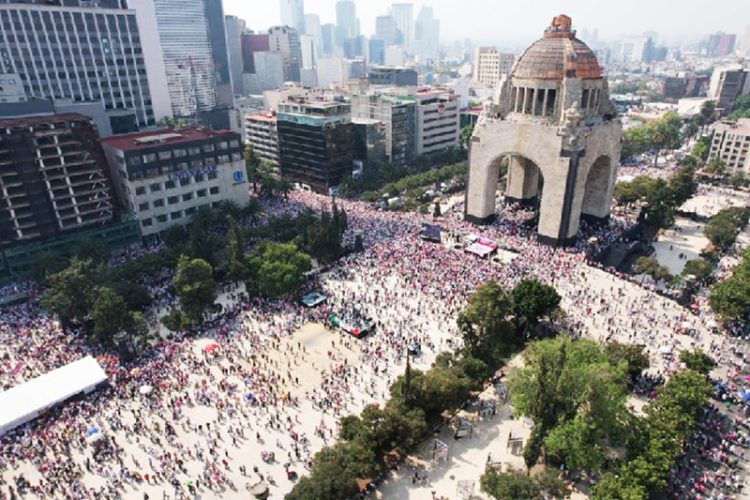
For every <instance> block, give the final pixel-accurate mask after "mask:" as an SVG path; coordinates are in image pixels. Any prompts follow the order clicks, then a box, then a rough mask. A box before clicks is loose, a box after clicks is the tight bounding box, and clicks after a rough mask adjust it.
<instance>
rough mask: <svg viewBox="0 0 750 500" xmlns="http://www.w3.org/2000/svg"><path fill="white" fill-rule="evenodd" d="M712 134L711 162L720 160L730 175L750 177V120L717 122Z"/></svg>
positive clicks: (709, 155) (713, 126) (712, 127)
mask: <svg viewBox="0 0 750 500" xmlns="http://www.w3.org/2000/svg"><path fill="white" fill-rule="evenodd" d="M711 132H712V135H711V150H710V151H709V154H708V159H709V161H710V160H713V159H714V158H720V159H721V160H722V161H723V162H724V164H725V165H726V167H727V170H728V171H729V173H730V174H734V173H738V172H741V173H743V174H745V175H746V176H747V175H750V153H748V151H750V118H740V119H739V120H737V122H736V123H733V122H717V123H715V124H713V125H712V126H711Z"/></svg>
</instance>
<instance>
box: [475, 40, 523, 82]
mask: <svg viewBox="0 0 750 500" xmlns="http://www.w3.org/2000/svg"><path fill="white" fill-rule="evenodd" d="M515 59H516V58H515V56H514V55H513V54H511V53H503V52H498V50H497V49H496V48H495V47H477V48H476V49H475V51H474V77H473V80H474V81H475V82H477V83H481V84H483V85H487V86H488V87H490V88H492V89H494V88H495V87H497V86H498V84H499V83H500V78H501V77H502V75H508V74H510V70H511V69H512V68H513V62H514V61H515Z"/></svg>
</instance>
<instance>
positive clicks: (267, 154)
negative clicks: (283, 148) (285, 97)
mask: <svg viewBox="0 0 750 500" xmlns="http://www.w3.org/2000/svg"><path fill="white" fill-rule="evenodd" d="M245 144H247V145H248V146H250V147H251V148H253V151H255V154H256V155H257V156H258V158H260V159H261V160H264V161H267V162H268V163H270V164H271V165H273V166H274V167H275V168H278V166H279V129H278V127H277V124H276V115H275V114H273V113H263V114H252V115H247V116H246V117H245Z"/></svg>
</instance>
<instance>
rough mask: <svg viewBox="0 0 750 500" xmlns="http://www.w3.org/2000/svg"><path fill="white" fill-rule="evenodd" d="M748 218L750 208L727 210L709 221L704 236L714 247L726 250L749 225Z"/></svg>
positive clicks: (749, 216)
mask: <svg viewBox="0 0 750 500" xmlns="http://www.w3.org/2000/svg"><path fill="white" fill-rule="evenodd" d="M748 218H750V209H748V208H739V207H730V208H725V209H723V210H721V211H720V212H719V213H717V214H716V215H714V216H713V217H711V218H710V219H709V220H708V222H707V223H706V227H705V228H704V229H703V234H704V235H705V236H706V238H708V240H709V241H710V242H711V243H712V244H713V245H714V246H716V247H718V248H719V249H720V250H726V249H727V248H729V247H731V246H732V245H733V244H734V242H735V241H736V240H737V234H738V233H739V232H740V230H741V229H742V228H744V227H745V226H746V225H747V223H748Z"/></svg>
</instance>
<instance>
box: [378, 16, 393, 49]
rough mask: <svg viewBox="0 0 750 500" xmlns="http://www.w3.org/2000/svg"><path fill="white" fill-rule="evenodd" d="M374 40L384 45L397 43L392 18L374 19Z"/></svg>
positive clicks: (380, 17) (379, 17)
mask: <svg viewBox="0 0 750 500" xmlns="http://www.w3.org/2000/svg"><path fill="white" fill-rule="evenodd" d="M375 38H379V39H380V40H383V42H384V43H385V44H386V45H395V44H397V43H398V42H399V40H398V28H397V27H396V19H394V18H393V16H378V17H376V18H375Z"/></svg>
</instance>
